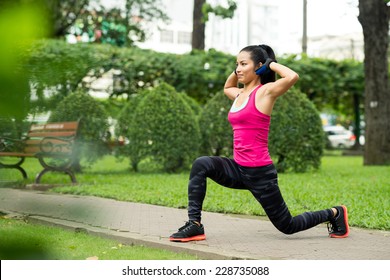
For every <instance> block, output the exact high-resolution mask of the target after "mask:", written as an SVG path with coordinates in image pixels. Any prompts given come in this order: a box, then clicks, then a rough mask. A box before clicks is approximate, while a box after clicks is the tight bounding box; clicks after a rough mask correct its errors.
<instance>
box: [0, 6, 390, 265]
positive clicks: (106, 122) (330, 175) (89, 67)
mask: <svg viewBox="0 0 390 280" xmlns="http://www.w3.org/2000/svg"><path fill="white" fill-rule="evenodd" d="M87 2H88V1H80V5H82V6H84V5H86V4H87ZM126 2H127V4H128V5H130V4H134V5H136V4H139V3H141V2H142V1H126ZM144 2H145V3H146V4H147V5H149V7H152V6H153V1H144ZM68 4H69V1H62V4H61V5H68ZM127 8H128V10H127V11H128V13H129V12H130V6H127ZM209 8H210V7H209ZM212 10H213V9H211V8H210V11H212ZM31 11H32V10H24V9H22V8H21V9H18V12H17V14H16V15H17V16H18V19H19V20H20V21H21V22H22V23H23V22H24V24H25V26H30V27H29V28H26V29H24V30H25V31H24V32H25V33H22V32H21V31H19V30H13V31H14V33H15V34H17V35H18V36H19V38H21V40H20V41H22V42H23V44H20V42H18V43H17V44H14V45H13V44H8V45H7V44H5V45H4V46H2V47H0V59H1V61H2V65H1V66H0V93H1V99H2V102H1V104H0V109H1V110H0V111H1V115H0V120H1V121H0V136H7V137H12V138H23V136H24V135H25V133H26V131H27V129H28V128H29V126H30V124H31V119H34V116H38V115H40V114H48V115H49V118H48V121H53V122H54V121H75V120H79V121H80V124H81V129H80V133H79V137H78V145H77V149H78V152H77V155H78V157H77V158H75V160H74V165H73V168H74V170H75V171H77V178H78V181H79V184H78V185H76V186H71V185H68V186H67V185H66V184H64V182H67V178H66V177H64V176H63V175H61V174H55V173H53V174H47V176H46V177H45V181H44V183H45V184H48V185H53V186H54V185H58V184H60V185H62V186H60V187H55V188H52V189H50V190H49V191H51V192H56V193H67V194H76V195H88V196H99V197H106V198H113V199H117V200H121V201H132V202H142V203H149V204H156V205H162V206H168V207H176V208H185V207H186V206H187V183H188V182H187V181H188V173H189V170H190V167H191V163H192V161H193V160H194V159H195V158H196V157H198V156H201V155H218V156H228V157H231V156H232V132H231V128H230V125H229V123H228V122H227V112H228V110H229V108H230V106H231V101H229V100H228V99H227V98H226V97H225V96H224V94H223V92H222V89H223V85H224V82H225V80H226V77H227V76H228V75H229V74H230V73H231V72H232V71H233V70H234V67H235V56H233V55H230V54H225V53H222V52H219V51H217V50H214V49H210V50H207V51H205V50H202V49H193V50H192V51H191V52H189V53H187V54H183V55H177V54H168V53H158V52H154V51H151V50H144V49H140V48H138V47H136V46H134V44H133V43H134V42H133V41H130V42H129V41H126V40H127V39H128V38H127V37H126V36H123V34H125V33H128V32H133V33H134V34H135V35H136V36H138V38H144V36H145V33H144V32H143V30H142V29H141V28H140V26H138V25H137V24H134V25H131V26H128V27H126V28H128V29H126V28H125V29H123V27H124V25H123V22H124V21H126V20H128V18H123V17H122V16H120V15H119V14H118V13H117V14H115V13H112V11H111V12H107V13H106V12H104V11H103V12H102V13H101V14H98V15H94V16H96V17H95V18H94V21H93V23H88V24H85V26H87V27H88V28H92V29H91V30H93V26H95V25H99V24H101V25H103V27H104V28H105V29H104V28H103V29H104V30H106V31H107V32H108V34H110V36H107V37H104V38H102V40H100V41H99V42H95V43H78V44H68V43H66V42H65V40H64V39H63V37H61V36H64V34H65V31H66V30H61V29H58V30H56V34H58V36H53V37H56V38H50V39H48V38H47V37H49V36H48V33H49V31H48V29H46V30H45V28H44V27H45V26H46V24H47V22H45V21H44V20H43V19H42V17H40V16H39V15H40V14H39V12H34V11H33V12H31ZM217 11H218V9H216V10H215V11H214V12H217ZM0 15H1V13H0ZM153 15H159V16H160V17H161V18H164V15H163V14H161V11H160V10H158V9H156V10H153V11H151V12H150V14H149V16H151V17H153ZM26 16H27V19H26ZM50 16H52V17H56V14H55V13H51V14H50ZM57 16H58V14H57ZM89 16H90V15H88V14H84V15H82V16H80V18H79V19H78V23H80V22H84V23H85V22H87V21H88V20H89V19H90V17H89ZM102 16H105V17H106V19H107V20H106V21H105V22H98V21H99V20H98V18H99V17H102ZM29 19H31V21H32V22H35V23H36V24H33V25H31V24H30V25H29V24H26V23H28V20H29ZM55 20H58V18H57V19H55ZM118 22H119V23H118ZM6 25H7V19H6V18H5V17H2V18H1V19H0V27H4V26H6ZM36 26H41V27H42V28H38V27H36ZM56 26H57V25H56ZM59 26H61V25H59ZM95 27H96V26H95ZM91 30H89V29H88V30H87V31H88V32H90V33H91ZM91 36H92V34H91ZM132 38H135V37H132ZM278 61H279V62H281V63H282V64H286V65H288V66H289V67H290V68H292V69H293V70H295V71H296V72H297V73H299V75H300V80H299V82H298V83H297V84H296V85H295V86H294V88H293V89H291V90H290V91H289V92H288V93H287V94H286V95H285V96H283V97H281V98H280V99H279V100H278V102H277V104H276V106H275V109H274V112H273V116H272V125H271V133H270V153H271V156H272V158H273V160H274V162H275V164H276V166H277V170H278V172H279V184H280V187H281V189H282V193H283V195H284V198H285V200H286V202H287V204H288V206H289V208H290V211H291V212H292V214H293V215H296V214H299V213H302V212H304V211H308V210H315V209H323V208H329V207H331V206H333V205H338V204H345V205H347V206H348V207H349V209H350V210H349V216H350V224H351V226H355V227H361V228H368V229H378V230H390V222H389V221H390V203H389V199H388V198H389V197H390V185H389V182H388V174H390V167H389V165H384V166H364V164H363V157H362V155H361V151H362V147H361V146H359V145H356V146H355V147H354V149H355V151H356V152H357V154H358V156H345V155H343V154H342V151H329V150H326V149H325V135H324V132H323V130H322V123H321V119H320V116H319V113H320V112H326V113H332V114H337V115H338V123H340V124H342V125H345V126H352V127H354V132H355V134H356V135H357V136H359V135H360V133H361V131H362V129H363V128H362V127H360V125H361V122H360V120H361V116H362V115H363V114H364V113H365V112H364V110H365V108H364V101H365V95H364V88H365V80H364V78H365V74H364V65H363V63H362V62H359V61H355V60H348V59H347V60H342V61H335V60H331V59H323V58H311V57H308V56H306V55H304V54H302V55H285V56H280V57H278ZM10 69H11V70H12V71H10ZM108 72H111V73H113V74H112V80H113V86H112V88H111V89H110V90H109V91H108V92H107V93H108V95H109V98H107V99H96V98H92V97H91V96H90V95H89V94H88V93H89V91H90V89H91V81H95V80H98V79H99V78H101V77H102V76H103V75H104V74H106V73H108ZM5 92H6V93H7V94H3V93H5ZM362 132H363V131H362ZM23 166H24V167H25V169H26V170H27V172H28V174H29V175H30V179H27V180H25V181H22V180H20V179H19V178H20V174H19V173H18V172H17V171H15V170H3V169H0V172H1V173H0V176H1V185H0V187H15V188H24V187H25V185H26V184H29V183H32V179H31V178H32V177H33V176H34V175H35V174H36V173H38V172H39V169H40V165H39V162H38V161H37V160H36V159H27V160H26V162H25V163H24V165H23ZM204 210H205V211H212V212H219V213H228V214H242V215H254V216H257V218H264V217H265V213H264V211H263V209H262V208H261V207H260V206H259V205H258V203H257V202H256V200H255V199H253V197H251V195H250V193H249V192H245V191H242V192H241V191H232V190H229V189H226V188H222V187H220V186H217V185H216V184H215V183H214V182H212V181H210V182H209V189H208V193H207V196H206V200H205V203H204ZM0 225H1V226H0V229H1V230H2V231H3V233H4V232H7V233H9V232H11V233H13V232H21V231H23V232H24V231H25V230H26V232H27V233H28V235H29V236H32V237H31V238H32V239H34V238H35V237H34V236H39V234H41V231H42V230H47V229H43V228H38V227H34V226H32V225H26V224H24V223H23V222H21V221H14V220H12V219H3V218H2V219H0ZM49 230H50V231H51V232H50V233H49V235H53V236H57V235H62V234H68V233H61V232H60V231H57V229H49ZM11 235H12V234H11ZM7 236H8V237H9V236H10V235H9V234H7V235H3V234H2V232H0V241H1V242H0V244H3V241H4V242H8V241H9V240H7V239H6V238H8V237H7ZM15 236H17V235H15ZM79 236H80V238H84V236H82V234H79ZM1 238H3V239H1ZM18 238H20V239H23V236H19V237H18ZM73 238H74V236H72V237H69V236H67V237H65V236H64V237H63V239H64V240H65V239H73ZM89 242H90V241H85V240H81V239H77V243H78V244H84V243H89ZM94 243H102V247H99V248H86V249H82V250H83V252H82V253H77V254H76V253H74V252H73V253H72V252H68V253H64V254H62V253H61V252H55V255H51V256H46V257H48V258H54V259H56V258H58V259H84V258H88V257H90V256H95V255H97V254H99V256H100V257H102V258H106V259H120V258H125V259H130V258H131V254H134V258H136V259H143V258H144V259H148V258H152V259H171V258H174V259H179V258H192V257H191V256H179V255H169V253H167V254H165V253H163V255H161V256H160V255H159V254H160V253H158V252H157V251H155V252H151V253H150V255H149V256H147V255H143V253H142V251H143V250H144V249H143V248H138V249H140V250H138V249H136V248H133V247H131V248H130V249H131V251H133V249H134V250H138V251H133V252H135V253H132V252H128V251H126V252H124V254H121V253H120V254H118V255H117V254H111V253H110V254H107V256H104V255H105V254H102V253H101V252H106V253H107V252H108V251H110V252H112V251H115V252H116V251H124V250H122V249H124V248H125V247H127V246H122V245H120V246H119V245H118V244H114V243H103V241H99V242H94ZM58 246H60V245H58ZM63 246H65V247H66V248H67V250H63V251H69V250H68V249H69V248H70V249H72V248H73V247H74V246H75V245H73V244H64V245H63ZM118 246H119V247H120V249H121V250H109V249H107V248H113V247H116V248H118ZM77 247H82V245H80V246H79V245H77ZM60 248H61V247H60ZM92 249H93V250H92ZM95 249H96V250H95ZM60 250H61V249H60ZM70 251H71V250H70ZM96 252H100V253H96ZM0 258H1V256H0Z"/></svg>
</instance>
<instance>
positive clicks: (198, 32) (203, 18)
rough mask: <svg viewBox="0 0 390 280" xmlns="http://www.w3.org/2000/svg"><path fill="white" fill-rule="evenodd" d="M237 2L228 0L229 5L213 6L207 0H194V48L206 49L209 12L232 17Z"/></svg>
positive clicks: (223, 16)
mask: <svg viewBox="0 0 390 280" xmlns="http://www.w3.org/2000/svg"><path fill="white" fill-rule="evenodd" d="M236 8H237V4H236V2H235V1H233V0H228V7H227V8H224V7H223V6H221V5H216V6H214V7H213V6H211V5H210V4H208V3H207V2H206V0H194V12H193V18H192V19H193V25H192V49H197V50H204V48H205V44H204V41H205V29H206V22H207V21H208V14H209V13H212V14H214V15H216V16H219V17H222V18H224V19H225V18H232V17H233V15H234V11H235V10H236Z"/></svg>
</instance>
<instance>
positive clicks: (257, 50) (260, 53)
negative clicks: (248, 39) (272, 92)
mask: <svg viewBox="0 0 390 280" xmlns="http://www.w3.org/2000/svg"><path fill="white" fill-rule="evenodd" d="M240 52H248V53H250V57H251V59H252V61H253V62H254V64H255V65H257V64H259V63H260V62H261V63H263V64H264V63H265V61H266V60H267V58H272V59H273V60H275V61H276V57H275V53H274V51H273V50H272V48H271V47H270V46H268V45H253V46H247V47H245V48H243V49H242V50H241V51H240ZM260 78H261V83H262V84H263V85H264V84H266V83H269V82H275V80H276V74H275V72H274V71H269V72H268V73H265V74H262V75H260Z"/></svg>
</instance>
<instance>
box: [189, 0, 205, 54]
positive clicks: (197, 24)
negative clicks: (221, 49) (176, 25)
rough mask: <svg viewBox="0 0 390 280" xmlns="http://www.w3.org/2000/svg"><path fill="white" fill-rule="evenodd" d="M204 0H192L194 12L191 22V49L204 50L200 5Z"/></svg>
mask: <svg viewBox="0 0 390 280" xmlns="http://www.w3.org/2000/svg"><path fill="white" fill-rule="evenodd" d="M205 2H206V0H194V12H193V17H192V18H193V23H192V49H193V50H194V49H197V50H204V47H205V46H204V41H205V33H204V32H205V27H206V24H205V22H204V21H203V12H202V7H203V4H204V3H205Z"/></svg>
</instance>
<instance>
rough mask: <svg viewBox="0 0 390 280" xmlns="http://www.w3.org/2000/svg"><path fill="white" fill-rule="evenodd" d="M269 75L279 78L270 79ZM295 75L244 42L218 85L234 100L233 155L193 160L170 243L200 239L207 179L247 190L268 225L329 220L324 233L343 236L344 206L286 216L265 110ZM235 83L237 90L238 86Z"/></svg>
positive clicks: (291, 229) (285, 228) (302, 225)
mask: <svg viewBox="0 0 390 280" xmlns="http://www.w3.org/2000/svg"><path fill="white" fill-rule="evenodd" d="M275 73H276V74H278V75H279V76H280V79H278V80H275V76H276V75H275ZM298 79H299V76H298V74H297V73H295V72H294V71H293V70H291V69H289V68H288V67H286V66H284V65H281V64H279V63H277V62H276V60H275V54H274V52H273V50H272V49H271V48H270V47H269V46H267V45H259V46H248V47H245V48H244V49H242V50H241V51H240V53H239V54H238V56H237V64H236V69H235V71H234V72H233V73H232V74H230V76H229V77H228V78H227V80H226V83H225V88H224V92H225V94H226V95H227V97H228V98H230V99H232V100H234V102H233V105H232V107H231V109H230V112H229V114H228V120H229V122H230V123H231V125H232V128H233V135H234V137H233V140H234V141H233V145H234V159H229V158H224V157H215V156H211V157H208V156H204V157H200V158H198V159H196V160H195V161H194V163H193V166H192V169H191V173H190V180H189V185H188V217H189V221H188V222H186V224H185V225H184V226H183V227H181V228H179V230H178V232H176V233H174V234H173V235H171V237H170V240H171V241H178V242H187V241H196V240H204V239H205V238H206V236H205V234H204V227H203V225H202V224H201V211H202V204H203V200H204V198H205V194H206V179H207V178H210V179H212V180H214V181H215V182H217V183H218V184H220V185H222V186H225V187H228V188H235V189H247V190H249V191H250V192H251V193H252V194H253V196H254V197H255V198H256V199H257V201H258V202H259V203H260V204H261V205H262V207H263V208H264V210H265V213H266V214H267V216H268V218H269V219H270V221H271V222H272V223H273V225H274V226H275V227H276V228H277V229H278V230H279V231H281V232H283V233H285V234H293V233H296V232H299V231H302V230H306V229H309V228H311V227H314V226H316V225H318V224H320V223H323V222H329V225H328V231H329V236H330V237H334V238H343V237H347V236H348V234H349V226H348V214H347V208H346V207H345V206H343V205H342V206H336V207H333V208H330V209H325V210H321V211H315V212H306V213H303V214H301V215H298V216H296V217H292V216H291V214H290V211H289V210H288V208H287V205H286V203H285V202H284V200H283V197H282V195H281V193H280V190H279V187H278V179H277V172H276V169H275V167H274V165H273V164H272V160H271V157H270V155H269V153H268V133H269V127H270V122H271V113H272V109H273V106H274V104H275V102H276V100H277V98H278V97H279V96H281V95H283V94H284V93H286V92H287V90H288V89H289V88H290V87H292V86H293V85H294V84H295V83H296V82H297V81H298ZM237 83H240V84H242V85H243V88H238V87H237Z"/></svg>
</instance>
